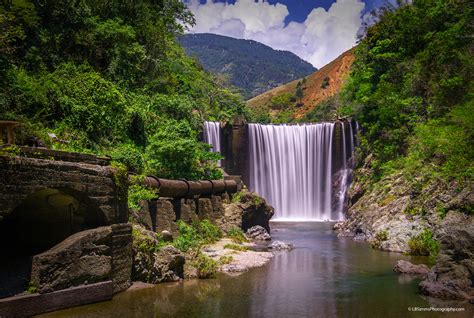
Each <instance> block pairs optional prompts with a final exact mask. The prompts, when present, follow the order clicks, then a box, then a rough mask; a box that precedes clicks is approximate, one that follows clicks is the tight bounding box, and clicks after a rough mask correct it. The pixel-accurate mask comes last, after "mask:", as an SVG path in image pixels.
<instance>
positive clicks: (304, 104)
mask: <svg viewBox="0 0 474 318" xmlns="http://www.w3.org/2000/svg"><path fill="white" fill-rule="evenodd" d="M354 50H355V48H352V49H350V50H348V51H346V52H344V53H342V54H341V55H340V56H339V57H337V58H336V59H335V60H333V61H332V62H330V63H329V64H326V65H325V66H324V67H322V68H321V69H319V70H318V71H316V72H314V73H313V74H311V75H309V76H307V77H305V78H304V79H298V80H295V81H292V82H290V83H287V84H285V85H282V86H279V87H276V88H273V89H271V90H269V91H267V92H265V93H263V94H260V95H258V96H256V97H254V98H252V99H250V100H248V101H247V105H248V106H250V107H251V108H253V109H262V110H263V111H268V112H269V113H270V117H272V119H275V118H276V117H278V115H279V113H282V112H285V111H286V112H287V113H288V114H287V116H286V118H282V120H281V121H282V122H285V121H288V120H289V121H294V120H297V121H300V120H304V119H306V118H307V117H311V119H313V120H312V121H314V120H323V119H324V120H328V119H329V118H326V116H328V115H329V113H330V110H328V109H325V111H326V114H320V115H319V117H318V118H312V117H314V116H310V115H311V114H312V113H313V112H316V111H317V108H318V107H319V106H320V105H321V104H324V103H325V102H326V103H328V102H329V101H331V103H333V102H335V101H333V99H335V98H336V97H337V94H338V93H339V91H340V90H341V88H342V86H343V84H344V80H345V79H346V78H347V77H348V75H349V72H350V69H351V66H352V63H353V61H354V58H355V57H354ZM298 86H300V87H301V91H302V94H301V96H300V98H298V97H297V90H298ZM324 106H327V105H324ZM329 106H331V105H329ZM329 108H330V107H329ZM321 116H322V117H321ZM288 117H289V118H288ZM272 121H274V120H272Z"/></svg>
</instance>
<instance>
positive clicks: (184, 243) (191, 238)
mask: <svg viewBox="0 0 474 318" xmlns="http://www.w3.org/2000/svg"><path fill="white" fill-rule="evenodd" d="M178 230H179V235H178V237H176V238H175V239H174V241H173V245H174V247H176V248H177V249H178V250H180V251H182V252H187V251H188V250H189V249H191V248H198V247H199V246H200V245H201V240H200V237H199V233H198V231H197V230H196V229H195V228H194V227H192V226H190V225H187V224H186V223H184V222H183V221H181V220H179V221H178Z"/></svg>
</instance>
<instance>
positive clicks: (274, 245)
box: [268, 241, 293, 251]
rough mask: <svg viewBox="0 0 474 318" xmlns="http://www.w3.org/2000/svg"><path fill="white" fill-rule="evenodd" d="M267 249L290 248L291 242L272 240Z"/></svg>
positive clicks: (280, 249)
mask: <svg viewBox="0 0 474 318" xmlns="http://www.w3.org/2000/svg"><path fill="white" fill-rule="evenodd" d="M268 248H269V249H272V250H274V251H283V250H288V251H290V250H292V249H293V245H292V244H286V243H285V242H282V241H274V242H272V244H270V245H268Z"/></svg>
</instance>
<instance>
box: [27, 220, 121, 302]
mask: <svg viewBox="0 0 474 318" xmlns="http://www.w3.org/2000/svg"><path fill="white" fill-rule="evenodd" d="M111 243H112V229H111V227H110V226H104V227H99V228H95V229H92V230H87V231H82V232H78V233H76V234H73V235H71V236H70V237H68V238H67V239H65V240H64V241H62V242H61V243H59V244H58V245H56V246H54V247H53V248H51V249H50V250H48V251H46V252H44V253H41V254H38V255H35V256H34V257H33V264H32V270H31V281H32V282H33V284H34V285H35V286H36V287H37V288H38V291H39V292H40V293H50V292H53V291H56V290H61V289H65V288H69V287H72V286H79V285H83V284H92V283H98V282H103V281H106V280H110V279H111V278H112V249H111V247H110V246H111Z"/></svg>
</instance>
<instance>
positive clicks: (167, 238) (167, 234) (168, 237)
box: [160, 230, 173, 242]
mask: <svg viewBox="0 0 474 318" xmlns="http://www.w3.org/2000/svg"><path fill="white" fill-rule="evenodd" d="M160 235H161V238H162V239H163V241H165V242H172V241H173V234H171V233H170V232H169V231H166V230H164V231H161V233H160Z"/></svg>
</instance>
